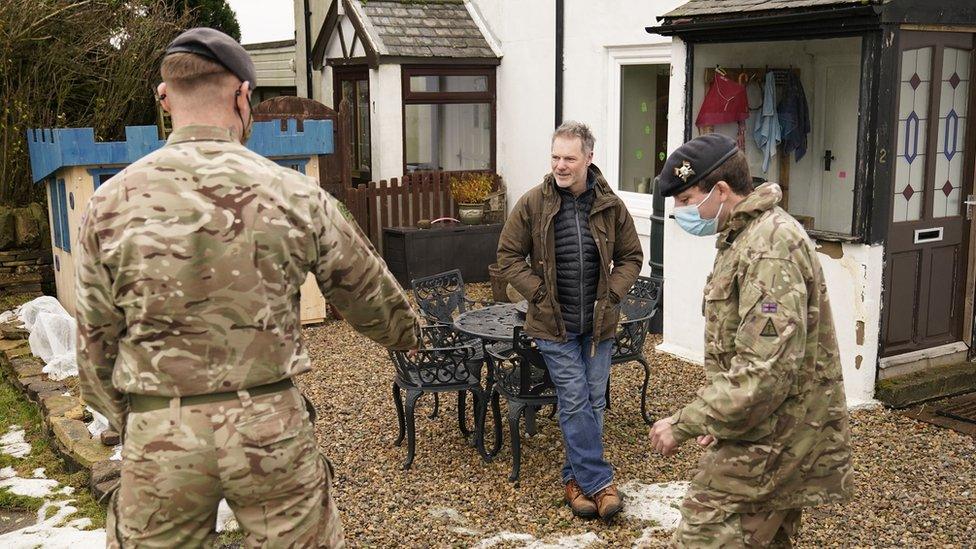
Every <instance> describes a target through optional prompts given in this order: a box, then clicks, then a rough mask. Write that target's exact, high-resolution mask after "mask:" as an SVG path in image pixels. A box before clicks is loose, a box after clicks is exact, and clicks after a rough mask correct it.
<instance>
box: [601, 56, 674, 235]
mask: <svg viewBox="0 0 976 549" xmlns="http://www.w3.org/2000/svg"><path fill="white" fill-rule="evenodd" d="M606 50H607V56H608V61H609V62H608V63H607V66H608V67H609V75H608V78H607V83H608V86H607V133H606V136H607V137H606V140H607V165H606V167H605V169H604V173H605V174H606V176H607V181H608V182H609V183H610V185H611V186H612V187H613V189H614V191H615V192H616V193H617V194H618V195H619V196H620V197H621V198H622V199H623V200H624V203H625V204H627V208H628V209H629V210H630V212H631V215H633V216H635V217H636V216H640V217H645V218H646V217H649V216H650V215H651V208H652V205H653V202H654V197H653V195H651V194H643V193H635V192H630V191H622V190H620V80H621V72H622V69H623V67H624V66H626V65H669V66H671V72H672V77H673V76H674V67H673V65H671V42H670V41H667V42H661V43H659V44H639V45H632V46H607V47H606ZM674 99H682V100H683V98H672V99H671V100H674ZM650 175H651V177H652V179H653V177H654V176H656V175H657V174H650Z"/></svg>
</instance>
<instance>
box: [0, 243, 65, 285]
mask: <svg viewBox="0 0 976 549" xmlns="http://www.w3.org/2000/svg"><path fill="white" fill-rule="evenodd" d="M54 286H55V285H54V268H53V267H52V265H51V250H50V249H46V250H45V249H41V250H36V249H35V250H28V249H24V250H8V251H5V252H0V294H8V293H9V294H17V293H24V292H43V293H45V294H48V295H54V291H55V288H54Z"/></svg>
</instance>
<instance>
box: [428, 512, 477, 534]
mask: <svg viewBox="0 0 976 549" xmlns="http://www.w3.org/2000/svg"><path fill="white" fill-rule="evenodd" d="M428 512H429V513H430V515H431V516H433V517H435V518H439V519H443V520H444V521H447V522H453V523H455V524H458V525H459V526H456V527H454V528H451V531H452V532H454V533H456V534H461V535H464V536H483V535H484V532H483V531H481V530H478V529H476V528H470V527H468V526H466V523H467V521H466V520H465V519H464V517H463V516H461V513H458V512H457V510H455V509H451V508H450V507H438V508H434V509H430V510H429V511H428Z"/></svg>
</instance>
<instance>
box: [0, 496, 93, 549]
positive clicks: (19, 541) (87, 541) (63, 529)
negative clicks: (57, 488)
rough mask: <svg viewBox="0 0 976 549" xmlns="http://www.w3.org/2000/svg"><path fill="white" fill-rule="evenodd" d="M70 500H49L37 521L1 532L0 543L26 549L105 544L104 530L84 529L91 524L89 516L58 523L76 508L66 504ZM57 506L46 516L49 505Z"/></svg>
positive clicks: (38, 514) (72, 548) (38, 515)
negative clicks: (51, 513) (30, 524)
mask: <svg viewBox="0 0 976 549" xmlns="http://www.w3.org/2000/svg"><path fill="white" fill-rule="evenodd" d="M71 502H72V500H66V501H48V502H46V503H44V505H42V506H41V508H40V509H38V511H37V524H34V525H33V526H28V527H26V528H21V529H20V530H15V531H13V532H9V533H7V534H4V535H2V536H0V546H2V547H9V548H12V549H13V548H16V549H21V548H23V549H27V548H31V549H33V548H35V547H44V548H45V549H77V548H79V547H104V546H105V530H104V529H99V530H84V528H90V527H91V519H88V518H80V519H75V520H73V521H71V522H69V523H68V524H66V525H64V526H61V523H63V522H64V521H65V519H66V518H67V517H68V516H70V515H71V514H72V513H74V512H76V511H77V510H78V509H77V508H75V507H73V506H71V505H69V504H70V503H71ZM51 508H57V512H56V513H54V515H52V516H50V517H48V518H45V517H46V516H47V512H48V509H51Z"/></svg>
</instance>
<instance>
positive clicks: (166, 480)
mask: <svg viewBox="0 0 976 549" xmlns="http://www.w3.org/2000/svg"><path fill="white" fill-rule="evenodd" d="M238 396H239V398H235V399H229V400H222V401H219V402H210V403H204V404H191V405H184V406H180V405H179V400H178V399H172V400H170V406H169V407H168V408H163V409H158V410H151V411H146V412H132V413H130V414H129V417H128V419H127V423H126V436H125V444H124V446H123V451H122V457H123V461H122V475H121V483H120V486H119V488H118V490H117V491H116V492H115V493H113V494H112V495H111V497H110V500H109V512H108V518H107V521H106V531H107V532H108V546H109V547H201V546H204V547H211V546H213V544H214V542H215V540H216V536H217V534H216V531H215V526H216V519H217V505H218V503H219V502H220V499H221V498H226V499H227V503H228V504H229V505H230V507H231V509H232V510H233V511H234V515H235V517H236V518H237V522H238V523H239V524H240V526H241V529H242V530H243V531H244V533H245V536H246V537H245V545H246V546H248V547H332V548H340V547H344V545H345V542H344V538H343V531H342V524H341V522H340V520H339V515H338V511H337V509H336V507H335V504H334V502H333V501H332V493H331V492H332V486H331V483H332V472H331V467H330V465H329V464H328V462H327V461H326V459H325V457H324V456H323V455H322V454H321V453H320V452H319V450H318V447H317V445H316V442H315V436H314V433H313V427H312V422H311V421H310V420H309V415H308V411H307V410H306V408H305V402H304V399H303V397H302V395H301V393H300V392H299V391H298V389H297V388H290V389H287V390H284V391H279V392H276V393H269V394H264V395H259V396H254V397H251V396H250V395H249V394H248V393H247V392H246V391H241V392H240V393H238Z"/></svg>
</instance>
